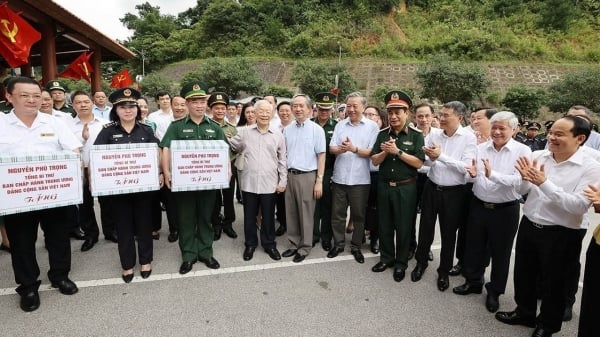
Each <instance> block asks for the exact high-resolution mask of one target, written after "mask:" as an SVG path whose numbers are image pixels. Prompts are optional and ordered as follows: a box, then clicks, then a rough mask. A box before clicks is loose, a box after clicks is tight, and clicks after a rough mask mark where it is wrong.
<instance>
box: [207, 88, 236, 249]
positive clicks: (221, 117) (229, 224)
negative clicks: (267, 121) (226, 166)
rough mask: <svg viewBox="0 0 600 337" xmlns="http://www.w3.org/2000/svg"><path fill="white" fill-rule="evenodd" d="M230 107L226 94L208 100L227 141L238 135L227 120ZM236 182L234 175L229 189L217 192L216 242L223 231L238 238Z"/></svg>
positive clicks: (214, 221)
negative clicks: (234, 202) (235, 225)
mask: <svg viewBox="0 0 600 337" xmlns="http://www.w3.org/2000/svg"><path fill="white" fill-rule="evenodd" d="M228 105H229V96H227V94H226V93H224V92H213V93H211V94H210V97H209V98H208V107H209V108H210V112H211V113H212V119H213V121H214V122H216V123H217V124H218V125H219V126H220V127H221V128H222V129H223V132H225V136H226V137H227V139H231V137H233V136H235V135H237V128H236V127H235V125H233V124H230V123H229V122H227V121H226V120H225V116H226V115H227V106H228ZM234 159H235V152H233V151H232V150H230V151H229V160H230V163H231V161H233V160H234ZM232 167H233V165H232ZM234 182H235V179H234V177H233V174H232V176H231V178H230V179H229V188H224V189H220V190H217V192H216V199H215V208H214V209H213V213H212V225H213V230H214V232H215V235H214V241H217V240H219V239H220V238H221V231H222V232H223V233H225V234H226V235H227V236H229V237H230V238H232V239H235V238H237V233H236V232H235V230H233V221H235V208H234V207H233V193H234V185H233V184H234ZM221 206H223V215H221Z"/></svg>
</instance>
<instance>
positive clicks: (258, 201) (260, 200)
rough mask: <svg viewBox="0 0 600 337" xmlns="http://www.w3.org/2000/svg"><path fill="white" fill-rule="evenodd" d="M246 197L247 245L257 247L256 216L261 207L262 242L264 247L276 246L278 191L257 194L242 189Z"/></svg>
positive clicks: (245, 233)
mask: <svg viewBox="0 0 600 337" xmlns="http://www.w3.org/2000/svg"><path fill="white" fill-rule="evenodd" d="M242 198H244V237H245V238H246V241H245V242H244V244H245V245H246V247H253V248H256V247H257V246H258V236H257V234H256V231H257V229H258V228H257V227H256V216H257V215H258V208H259V207H260V211H261V215H262V223H261V226H260V243H261V245H262V247H263V248H264V249H272V248H276V247H277V245H276V243H275V200H276V193H268V194H256V193H250V192H244V191H242Z"/></svg>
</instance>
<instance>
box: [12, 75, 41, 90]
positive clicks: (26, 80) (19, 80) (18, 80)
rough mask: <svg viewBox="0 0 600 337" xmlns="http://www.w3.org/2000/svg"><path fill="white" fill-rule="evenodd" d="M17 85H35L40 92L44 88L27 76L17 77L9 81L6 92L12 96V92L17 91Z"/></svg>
mask: <svg viewBox="0 0 600 337" xmlns="http://www.w3.org/2000/svg"><path fill="white" fill-rule="evenodd" d="M17 83H24V84H35V85H37V86H38V87H39V88H40V90H41V89H42V86H40V84H39V83H38V82H37V81H36V80H34V79H33V78H30V77H25V76H15V77H13V78H11V79H10V80H9V81H8V84H7V85H6V92H8V93H9V94H11V95H12V92H13V90H15V85H16V84H17Z"/></svg>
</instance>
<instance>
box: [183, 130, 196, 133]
mask: <svg viewBox="0 0 600 337" xmlns="http://www.w3.org/2000/svg"><path fill="white" fill-rule="evenodd" d="M181 132H185V133H190V132H194V130H192V129H183V130H181Z"/></svg>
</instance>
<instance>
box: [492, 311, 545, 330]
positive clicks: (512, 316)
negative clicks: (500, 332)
mask: <svg viewBox="0 0 600 337" xmlns="http://www.w3.org/2000/svg"><path fill="white" fill-rule="evenodd" d="M495 317H496V319H497V320H499V321H500V322H502V323H506V324H510V325H524V326H528V327H530V328H533V327H535V316H525V315H523V314H521V313H520V312H519V311H517V310H515V311H499V312H497V313H496V316H495Z"/></svg>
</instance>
